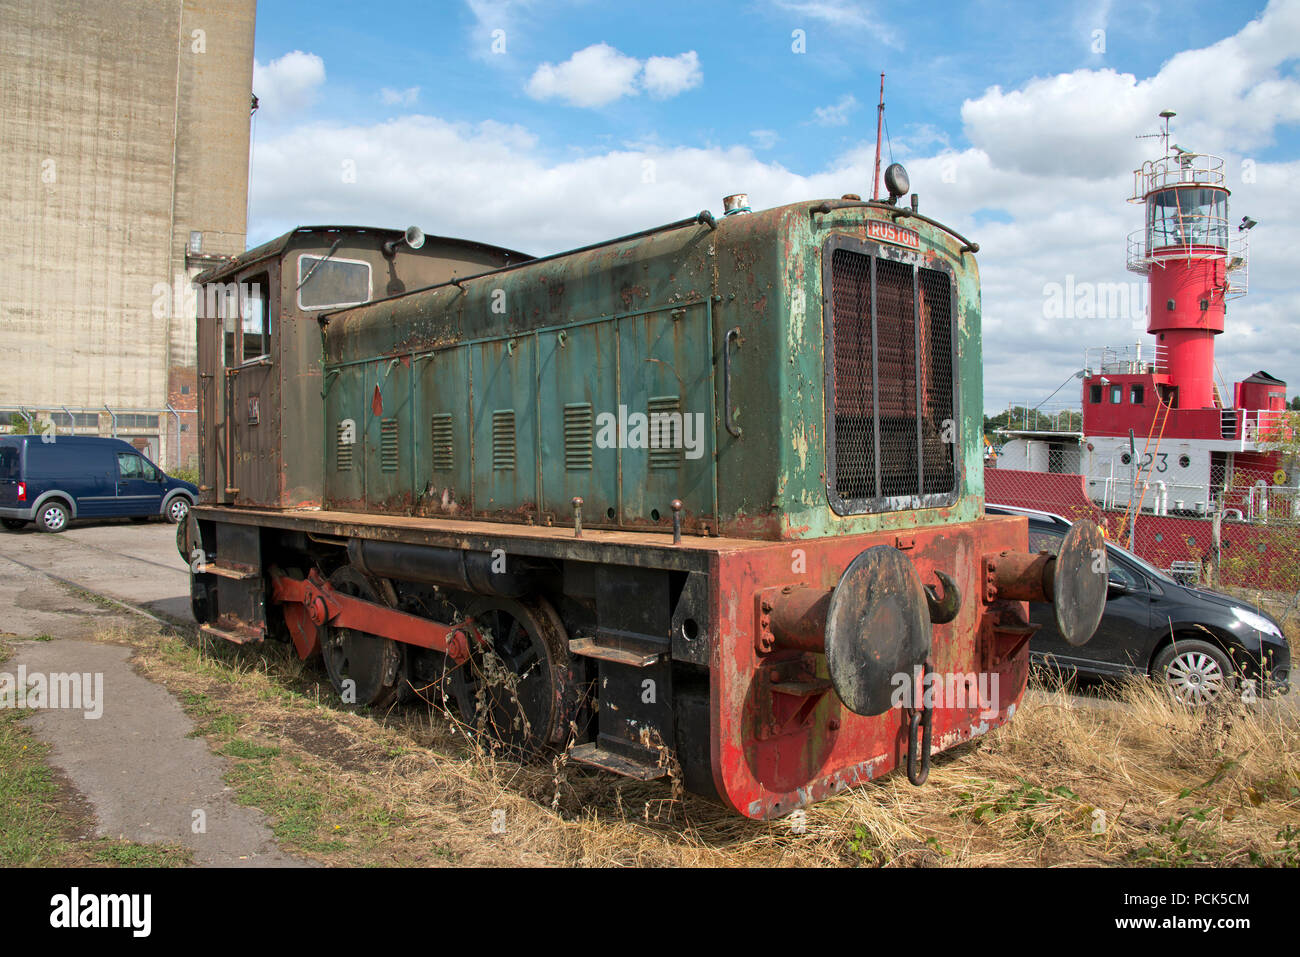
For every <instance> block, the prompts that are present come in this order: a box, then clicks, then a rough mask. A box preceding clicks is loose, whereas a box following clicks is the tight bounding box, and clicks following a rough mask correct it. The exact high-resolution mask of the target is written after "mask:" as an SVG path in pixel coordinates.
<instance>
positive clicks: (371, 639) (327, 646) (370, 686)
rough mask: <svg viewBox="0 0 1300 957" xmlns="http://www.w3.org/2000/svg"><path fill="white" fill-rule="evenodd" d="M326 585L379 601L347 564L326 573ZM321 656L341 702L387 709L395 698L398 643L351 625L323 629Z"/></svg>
mask: <svg viewBox="0 0 1300 957" xmlns="http://www.w3.org/2000/svg"><path fill="white" fill-rule="evenodd" d="M329 581H330V584H331V585H332V586H333V587H334V588H335V589H337V590H338V591H340V592H342V593H343V594H345V595H351V596H353V597H354V598H360V599H362V600H364V601H373V602H376V603H379V602H380V599H379V597H378V595H377V594H376V592H375V589H374V587H373V586H372V585H371V584H370V582H369V581H368V580H367V579H366V577H365V576H364V575H362V574H361V573H360V572H359V571H357V570H356V569H355V568H353V567H352V566H351V565H344V566H343V567H342V568H340V569H338V570H337V571H335V572H334V574H332V575H330V578H329ZM321 658H322V659H324V661H325V670H326V672H328V673H329V676H330V684H332V685H333V686H334V690H335V691H337V692H338V694H339V697H341V698H342V699H343V703H344V704H351V705H356V706H358V707H362V706H369V707H371V708H387V707H389V706H390V705H392V704H394V703H395V702H396V701H397V697H398V695H399V694H400V692H401V689H402V684H403V683H404V681H405V674H406V654H405V651H404V649H403V648H402V645H401V643H400V642H396V641H393V640H392V639H391V638H381V637H379V636H378V635H371V634H367V633H366V632H364V631H357V630H355V629H352V628H334V627H330V628H328V629H326V632H325V637H324V640H322V641H321Z"/></svg>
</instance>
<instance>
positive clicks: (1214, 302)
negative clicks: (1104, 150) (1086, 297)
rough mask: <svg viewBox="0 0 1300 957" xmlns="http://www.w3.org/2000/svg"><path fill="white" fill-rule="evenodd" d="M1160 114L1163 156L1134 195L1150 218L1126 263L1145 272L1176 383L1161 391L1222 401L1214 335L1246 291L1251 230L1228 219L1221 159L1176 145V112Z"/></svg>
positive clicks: (1174, 400) (1207, 403)
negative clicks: (1172, 124) (1172, 134)
mask: <svg viewBox="0 0 1300 957" xmlns="http://www.w3.org/2000/svg"><path fill="white" fill-rule="evenodd" d="M1160 115H1161V117H1162V118H1164V121H1165V130H1164V133H1163V134H1161V139H1162V140H1163V142H1164V145H1165V155H1164V156H1163V157H1161V158H1160V159H1155V160H1148V161H1147V162H1145V163H1143V164H1142V168H1141V169H1138V170H1135V171H1134V186H1133V196H1132V197H1131V198H1130V199H1129V202H1132V203H1142V204H1143V207H1144V208H1145V211H1146V222H1145V225H1144V226H1143V227H1142V228H1141V229H1140V230H1137V231H1136V232H1135V233H1133V234H1132V235H1131V236H1130V237H1129V255H1128V268H1129V269H1130V270H1132V271H1133V272H1137V273H1141V274H1142V275H1145V276H1146V277H1147V282H1148V285H1149V289H1150V293H1151V298H1150V302H1151V313H1150V317H1149V319H1148V321H1147V331H1148V332H1149V333H1151V334H1152V335H1153V336H1155V337H1156V351H1157V354H1161V355H1163V357H1164V360H1165V366H1166V370H1167V372H1168V374H1169V377H1170V378H1171V379H1172V380H1173V382H1174V383H1176V385H1174V384H1171V385H1169V386H1168V387H1167V388H1166V389H1165V390H1164V394H1162V396H1161V398H1163V399H1165V401H1166V402H1167V404H1169V405H1170V406H1171V407H1172V408H1175V409H1210V408H1218V407H1220V402H1219V398H1218V396H1217V394H1216V392H1215V389H1214V337H1215V336H1217V335H1219V334H1220V333H1222V332H1223V317H1224V313H1225V311H1226V302H1227V300H1228V299H1230V298H1235V297H1237V296H1242V295H1245V293H1246V276H1247V273H1246V239H1247V233H1246V230H1245V229H1243V228H1238V229H1229V226H1228V192H1229V191H1228V188H1227V187H1226V186H1225V185H1224V175H1223V160H1222V159H1220V158H1219V157H1217V156H1210V155H1209V154H1206V153H1193V152H1191V151H1190V150H1185V149H1183V148H1182V147H1181V146H1178V145H1177V144H1173V145H1172V146H1171V144H1170V142H1169V119H1170V117H1172V116H1173V115H1174V114H1173V112H1172V111H1169V110H1166V111H1165V112H1163V113H1161V114H1160ZM1244 222H1245V221H1244ZM1244 222H1243V225H1244ZM1252 225H1253V224H1252Z"/></svg>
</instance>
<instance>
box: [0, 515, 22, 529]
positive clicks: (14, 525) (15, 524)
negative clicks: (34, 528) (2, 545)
mask: <svg viewBox="0 0 1300 957" xmlns="http://www.w3.org/2000/svg"><path fill="white" fill-rule="evenodd" d="M0 521H3V522H4V526H5V528H7V529H9V531H11V532H16V531H18V529H20V528H22V527H23V526H24V525H26V524H27V523H26V522H24V521H23V520H22V519H21V518H6V519H0Z"/></svg>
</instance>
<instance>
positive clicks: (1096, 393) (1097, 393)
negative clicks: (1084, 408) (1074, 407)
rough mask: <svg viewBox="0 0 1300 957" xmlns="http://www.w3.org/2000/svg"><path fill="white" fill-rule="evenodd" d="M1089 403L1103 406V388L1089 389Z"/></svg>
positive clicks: (1094, 387)
mask: <svg viewBox="0 0 1300 957" xmlns="http://www.w3.org/2000/svg"><path fill="white" fill-rule="evenodd" d="M1088 401H1089V402H1091V403H1092V404H1093V405H1101V386H1099V385H1094V386H1089V387H1088Z"/></svg>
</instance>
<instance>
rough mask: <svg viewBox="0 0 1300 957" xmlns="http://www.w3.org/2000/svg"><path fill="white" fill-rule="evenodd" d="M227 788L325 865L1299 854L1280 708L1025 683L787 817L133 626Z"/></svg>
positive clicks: (269, 652)
mask: <svg viewBox="0 0 1300 957" xmlns="http://www.w3.org/2000/svg"><path fill="white" fill-rule="evenodd" d="M104 637H105V638H106V639H109V640H125V641H129V642H130V643H131V644H132V645H133V646H134V647H135V648H136V650H137V659H136V661H137V664H138V667H139V668H140V669H141V670H142V672H143V673H144V674H146V675H147V676H149V677H151V678H153V679H155V680H158V681H161V682H163V683H164V684H165V685H166V686H168V687H169V688H171V689H172V690H173V691H174V692H175V693H177V694H178V695H179V696H180V697H181V699H182V701H183V702H185V704H186V706H187V707H188V708H189V710H190V712H191V713H192V714H193V715H194V716H195V718H196V721H197V722H198V724H199V727H200V732H202V733H204V734H205V735H206V736H207V737H208V739H209V741H210V742H211V743H212V746H213V748H214V749H216V750H219V751H222V752H223V753H225V754H227V755H230V756H231V760H232V763H233V767H232V770H231V773H230V779H231V781H232V783H233V784H235V785H236V787H237V789H238V790H239V792H240V794H241V795H242V799H243V800H245V801H248V802H249V803H254V804H256V805H257V806H259V807H262V808H263V809H264V810H266V811H267V813H268V814H269V815H270V816H271V818H272V820H273V821H274V822H275V827H276V835H277V838H278V839H279V840H280V842H281V844H282V845H283V846H285V847H286V848H287V849H289V850H293V851H296V852H298V853H300V854H302V855H304V856H307V857H313V858H317V859H319V860H322V861H327V862H331V863H339V864H399V865H430V864H434V865H436V864H456V865H541V866H548V865H549V866H554V865H576V866H701V865H703V866H781V865H795V866H826V865H853V864H866V865H875V866H912V865H929V866H935V865H937V866H954V865H955V866H978V865H1013V866H1014V865H1029V866H1061V865H1105V864H1118V863H1152V864H1173V865H1180V864H1227V865H1237V864H1249V863H1263V864H1288V863H1289V864H1291V865H1295V864H1296V863H1297V862H1300V745H1298V744H1297V741H1298V738H1297V714H1296V709H1295V708H1294V706H1293V705H1292V704H1290V703H1287V704H1280V703H1278V702H1272V701H1270V702H1263V703H1256V704H1254V705H1244V704H1241V703H1232V704H1229V705H1226V706H1223V707H1219V708H1215V709H1213V710H1209V711H1192V710H1189V709H1187V708H1183V707H1181V706H1178V705H1176V704H1174V703H1172V702H1170V701H1169V700H1167V699H1166V698H1165V697H1163V696H1162V695H1161V694H1160V693H1159V692H1158V691H1157V690H1155V689H1154V688H1152V687H1150V686H1148V685H1146V684H1143V683H1135V684H1133V685H1131V686H1126V687H1124V688H1122V689H1120V690H1119V692H1118V695H1117V697H1116V698H1114V699H1104V698H1082V699H1081V698H1078V697H1073V696H1071V695H1069V694H1067V693H1065V692H1062V691H1050V690H1044V689H1039V688H1031V689H1030V690H1029V691H1028V692H1027V694H1026V696H1025V700H1024V703H1023V705H1022V707H1021V708H1020V709H1019V710H1018V712H1017V714H1016V717H1015V719H1014V720H1013V721H1012V722H1011V723H1010V724H1009V725H1007V726H1006V727H1004V728H1001V729H998V730H997V731H996V732H994V733H992V734H990V735H988V736H986V737H985V738H983V739H981V740H980V741H978V742H974V743H971V744H968V745H965V746H962V747H960V748H957V749H954V750H953V751H951V752H948V753H946V754H944V755H939V756H936V758H935V762H934V767H933V769H932V771H931V775H930V781H929V783H928V784H927V785H926V786H924V787H922V788H914V787H912V786H911V785H910V784H909V783H908V782H907V780H906V778H905V776H903V775H892V776H890V777H888V778H886V779H885V780H883V781H880V782H877V783H875V784H872V785H869V786H867V787H863V788H859V789H857V790H855V791H853V792H850V793H847V794H845V795H843V796H841V797H838V798H836V799H834V800H830V801H827V802H824V803H822V804H819V805H816V806H814V807H811V808H809V809H808V810H807V812H806V826H805V827H803V828H802V830H801V832H800V833H795V831H796V830H799V829H798V828H796V826H795V825H794V823H793V822H792V821H791V820H790V819H786V820H781V821H774V822H766V823H762V822H755V821H749V820H746V819H744V818H741V817H739V816H736V815H733V814H730V813H727V812H725V811H723V810H722V809H720V808H717V807H715V806H713V805H711V804H709V803H708V802H705V801H703V800H700V799H698V798H695V797H693V796H690V795H680V794H674V793H673V789H672V788H671V787H670V786H669V785H668V784H665V783H662V782H660V783H652V784H639V783H636V782H630V781H625V780H623V779H619V778H615V777H613V776H609V775H605V774H602V773H599V772H595V771H591V770H588V769H584V768H579V767H575V766H572V765H567V764H565V763H564V762H563V760H562V759H557V760H555V761H553V762H552V763H550V764H547V763H534V764H520V763H518V762H516V761H514V760H512V759H510V758H508V757H503V756H498V755H495V754H493V753H492V752H491V751H490V749H487V748H485V747H483V746H482V745H480V744H478V743H475V742H474V741H473V740H471V737H472V736H470V735H467V734H466V733H465V732H464V731H463V730H462V729H459V728H457V727H456V725H455V724H454V723H452V722H451V721H450V720H449V719H448V718H446V717H445V716H444V715H443V714H441V713H440V712H435V711H431V710H428V709H425V708H418V707H407V708H402V709H398V710H395V711H393V712H391V713H389V714H387V715H380V716H366V715H359V714H353V713H350V712H347V711H345V710H342V709H341V708H337V707H335V705H334V703H333V696H332V693H331V692H330V690H329V686H328V683H327V682H326V681H325V680H324V678H323V676H322V674H321V673H320V672H319V671H317V670H316V669H314V668H312V667H309V666H303V665H302V664H300V663H298V662H297V661H296V660H295V659H294V658H293V657H292V656H291V655H290V654H288V653H287V650H286V649H280V648H278V647H274V646H268V647H264V648H262V649H258V650H252V651H249V650H233V649H227V648H210V647H207V646H198V645H196V644H195V643H194V642H193V641H192V640H190V639H185V638H181V637H176V636H170V637H169V636H163V635H160V634H158V633H157V632H153V631H136V632H131V633H117V634H114V635H106V636H104Z"/></svg>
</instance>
